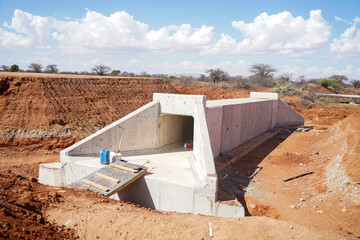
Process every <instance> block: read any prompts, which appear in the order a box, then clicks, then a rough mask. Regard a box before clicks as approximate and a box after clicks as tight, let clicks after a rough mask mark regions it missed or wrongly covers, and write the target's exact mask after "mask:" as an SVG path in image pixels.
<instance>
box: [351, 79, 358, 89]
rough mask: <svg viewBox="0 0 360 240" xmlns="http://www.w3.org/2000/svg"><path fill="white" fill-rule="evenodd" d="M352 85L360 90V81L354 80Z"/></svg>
mask: <svg viewBox="0 0 360 240" xmlns="http://www.w3.org/2000/svg"><path fill="white" fill-rule="evenodd" d="M351 84H352V85H353V86H354V88H360V80H352V81H351Z"/></svg>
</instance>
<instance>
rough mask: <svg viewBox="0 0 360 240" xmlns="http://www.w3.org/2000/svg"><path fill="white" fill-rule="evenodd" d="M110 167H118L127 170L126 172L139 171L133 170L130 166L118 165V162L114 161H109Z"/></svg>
mask: <svg viewBox="0 0 360 240" xmlns="http://www.w3.org/2000/svg"><path fill="white" fill-rule="evenodd" d="M110 167H113V168H117V169H120V170H123V171H127V172H131V173H138V172H139V170H135V169H132V168H128V167H124V166H121V165H118V164H114V163H110Z"/></svg>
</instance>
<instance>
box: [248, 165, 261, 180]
mask: <svg viewBox="0 0 360 240" xmlns="http://www.w3.org/2000/svg"><path fill="white" fill-rule="evenodd" d="M261 169H262V167H257V168H256V170H255V172H254V173H253V174H251V175H250V176H249V179H252V178H253V177H255V175H256V174H258V172H260V170H261Z"/></svg>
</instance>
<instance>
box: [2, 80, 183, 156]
mask: <svg viewBox="0 0 360 240" xmlns="http://www.w3.org/2000/svg"><path fill="white" fill-rule="evenodd" d="M0 83H1V89H0V137H1V141H0V146H1V145H3V146H9V145H10V146H19V145H29V144H31V145H34V144H35V145H36V144H40V145H41V146H40V147H45V146H49V145H50V147H48V149H52V148H53V146H57V147H65V146H68V145H71V144H72V143H73V141H72V140H71V139H73V138H83V137H85V136H87V135H89V134H91V133H93V132H95V131H97V130H99V129H100V128H101V127H103V126H105V125H107V124H110V123H112V122H114V121H115V120H117V119H119V118H121V117H123V116H125V115H127V114H129V113H130V112H132V111H134V110H136V109H138V108H140V107H142V106H143V105H145V104H147V103H149V102H150V101H151V100H152V95H153V93H154V92H159V93H177V91H176V89H175V88H174V87H173V86H172V85H171V84H169V83H168V82H167V81H166V80H164V79H160V78H120V77H97V76H66V75H49V74H47V75H46V74H44V75H42V74H35V75H34V74H10V73H8V74H5V73H2V74H0ZM49 130H51V131H50V132H49ZM54 138H55V139H56V140H54ZM59 138H60V139H59ZM39 139H40V140H39ZM44 139H50V140H45V141H44ZM46 141H47V142H49V141H50V142H49V143H48V144H46V143H45V144H44V142H46ZM56 141H57V142H56ZM59 141H60V143H59ZM45 148H46V147H45Z"/></svg>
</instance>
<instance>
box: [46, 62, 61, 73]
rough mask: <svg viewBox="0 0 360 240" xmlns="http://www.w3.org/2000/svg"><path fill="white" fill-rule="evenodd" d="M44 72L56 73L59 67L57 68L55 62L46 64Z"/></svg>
mask: <svg viewBox="0 0 360 240" xmlns="http://www.w3.org/2000/svg"><path fill="white" fill-rule="evenodd" d="M45 72H49V73H57V72H59V69H58V68H57V65H56V64H49V65H47V66H46V68H45Z"/></svg>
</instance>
